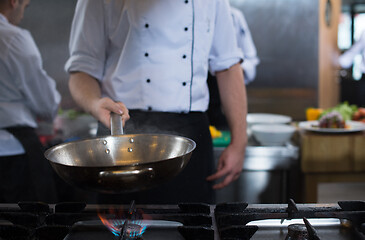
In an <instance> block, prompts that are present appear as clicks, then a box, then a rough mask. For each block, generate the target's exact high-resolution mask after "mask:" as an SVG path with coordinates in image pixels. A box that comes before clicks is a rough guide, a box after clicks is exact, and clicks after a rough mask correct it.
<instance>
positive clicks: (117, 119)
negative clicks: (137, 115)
mask: <svg viewBox="0 0 365 240" xmlns="http://www.w3.org/2000/svg"><path fill="white" fill-rule="evenodd" d="M110 130H111V134H112V135H122V134H123V121H122V116H120V115H118V114H116V113H113V112H111V113H110Z"/></svg>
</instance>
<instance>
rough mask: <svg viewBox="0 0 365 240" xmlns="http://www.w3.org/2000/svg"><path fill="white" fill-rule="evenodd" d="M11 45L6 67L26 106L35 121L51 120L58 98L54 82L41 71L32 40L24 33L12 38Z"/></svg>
mask: <svg viewBox="0 0 365 240" xmlns="http://www.w3.org/2000/svg"><path fill="white" fill-rule="evenodd" d="M11 44H12V47H11V49H12V51H11V52H9V62H8V64H9V68H10V69H11V72H12V73H13V79H14V81H15V82H16V83H17V86H18V88H19V91H20V92H21V93H22V95H23V96H24V99H25V104H26V105H27V107H28V108H29V109H30V110H31V112H32V113H33V114H34V115H35V116H36V117H37V118H40V119H42V120H45V121H51V120H53V118H54V117H55V116H56V114H57V110H58V105H59V103H60V100H61V96H60V94H59V92H58V91H57V89H56V83H55V81H54V79H52V78H51V77H50V76H49V75H48V74H47V73H46V71H45V70H44V69H43V66H42V64H43V63H42V59H41V55H40V53H39V50H38V48H37V46H36V44H35V42H34V40H33V38H32V36H31V35H30V33H29V32H28V31H26V30H23V31H22V32H21V34H17V35H15V36H14V37H13V39H12V41H11Z"/></svg>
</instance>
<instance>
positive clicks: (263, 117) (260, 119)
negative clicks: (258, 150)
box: [247, 113, 292, 125]
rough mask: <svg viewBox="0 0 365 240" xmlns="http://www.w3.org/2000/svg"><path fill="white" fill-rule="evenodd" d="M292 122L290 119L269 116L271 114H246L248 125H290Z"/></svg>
mask: <svg viewBox="0 0 365 240" xmlns="http://www.w3.org/2000/svg"><path fill="white" fill-rule="evenodd" d="M291 120H292V118H291V117H289V116H285V115H279V114H271V113H248V114H247V123H248V124H249V125H252V124H276V123H278V124H280V123H282V124H285V123H290V122H291Z"/></svg>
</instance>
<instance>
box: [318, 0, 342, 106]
mask: <svg viewBox="0 0 365 240" xmlns="http://www.w3.org/2000/svg"><path fill="white" fill-rule="evenodd" d="M327 1H330V3H331V9H332V11H331V22H330V25H328V24H327V23H326V16H325V12H326V4H327ZM340 13H341V0H319V103H318V104H319V107H321V108H328V107H333V106H335V105H336V104H338V102H339V77H338V67H337V59H338V56H339V51H338V46H337V34H338V23H339V19H340Z"/></svg>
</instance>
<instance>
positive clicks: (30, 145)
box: [5, 127, 57, 203]
mask: <svg viewBox="0 0 365 240" xmlns="http://www.w3.org/2000/svg"><path fill="white" fill-rule="evenodd" d="M5 130H7V131H8V132H9V133H11V134H13V135H14V136H15V138H17V139H18V140H19V142H20V143H21V144H22V146H23V148H24V150H25V152H26V153H25V158H24V162H23V164H24V165H25V167H24V168H23V172H17V174H18V177H19V178H22V181H23V184H24V185H25V186H27V187H28V189H29V191H28V193H24V194H28V196H23V197H22V200H27V201H42V202H46V203H55V202H56V201H57V192H56V187H55V183H54V178H53V176H54V175H53V172H52V171H53V170H52V169H51V165H50V164H49V163H48V161H47V160H46V158H45V157H44V155H43V154H44V147H43V145H42V144H41V142H40V141H39V138H38V135H37V134H36V132H35V130H34V128H31V127H8V128H5ZM14 171H15V172H14V173H16V171H17V169H14ZM14 191H17V189H14Z"/></svg>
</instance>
